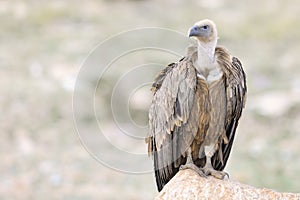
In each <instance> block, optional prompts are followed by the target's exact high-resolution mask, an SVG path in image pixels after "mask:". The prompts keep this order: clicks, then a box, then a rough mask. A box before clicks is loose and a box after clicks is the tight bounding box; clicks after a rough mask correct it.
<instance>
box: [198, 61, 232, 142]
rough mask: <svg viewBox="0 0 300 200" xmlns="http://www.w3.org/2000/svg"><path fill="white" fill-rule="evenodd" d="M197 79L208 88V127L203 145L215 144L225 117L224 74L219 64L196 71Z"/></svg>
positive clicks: (222, 132) (220, 133) (223, 128)
mask: <svg viewBox="0 0 300 200" xmlns="http://www.w3.org/2000/svg"><path fill="white" fill-rule="evenodd" d="M197 77H198V79H202V80H203V82H205V83H206V85H207V88H208V93H207V97H206V98H205V99H206V101H208V103H207V104H206V105H208V106H209V108H208V110H209V114H208V115H209V116H207V117H209V127H208V129H207V131H206V133H202V134H204V135H205V139H204V145H205V146H210V145H215V144H216V143H217V142H218V141H219V138H220V137H221V136H222V134H224V132H225V117H226V88H225V82H224V74H223V72H222V70H221V69H220V67H219V66H216V67H214V68H210V69H204V70H201V71H200V72H198V74H197Z"/></svg>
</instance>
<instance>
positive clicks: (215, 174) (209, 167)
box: [202, 145, 229, 179]
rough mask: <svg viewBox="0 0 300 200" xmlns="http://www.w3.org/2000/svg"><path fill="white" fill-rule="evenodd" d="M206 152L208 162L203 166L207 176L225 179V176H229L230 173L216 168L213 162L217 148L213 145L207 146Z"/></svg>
mask: <svg viewBox="0 0 300 200" xmlns="http://www.w3.org/2000/svg"><path fill="white" fill-rule="evenodd" d="M204 152H205V156H206V163H205V166H204V167H203V168H202V170H203V172H204V174H205V175H206V176H208V175H212V176H213V177H215V178H218V179H225V177H228V178H229V175H228V173H226V172H223V171H217V170H215V169H214V168H213V166H212V164H211V157H212V156H213V155H214V152H215V150H213V145H210V146H205V147H204Z"/></svg>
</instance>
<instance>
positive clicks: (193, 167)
mask: <svg viewBox="0 0 300 200" xmlns="http://www.w3.org/2000/svg"><path fill="white" fill-rule="evenodd" d="M186 156H187V158H186V163H185V165H181V166H180V168H179V169H180V170H184V169H191V170H194V171H195V172H197V173H198V174H199V175H200V176H202V177H206V175H205V173H204V172H203V171H202V170H201V169H200V168H199V167H197V165H195V164H194V162H193V158H192V150H191V147H190V148H189V149H188V151H187V155H186Z"/></svg>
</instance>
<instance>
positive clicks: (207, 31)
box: [188, 19, 218, 44]
mask: <svg viewBox="0 0 300 200" xmlns="http://www.w3.org/2000/svg"><path fill="white" fill-rule="evenodd" d="M188 36H189V37H195V39H196V40H197V41H198V42H199V43H200V44H207V43H213V44H216V43H217V39H218V33H217V27H216V25H215V23H214V22H213V21H211V20H209V19H205V20H201V21H199V22H196V23H195V24H194V26H193V27H191V28H190V29H189V33H188Z"/></svg>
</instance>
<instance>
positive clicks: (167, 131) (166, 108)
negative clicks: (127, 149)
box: [146, 59, 199, 191]
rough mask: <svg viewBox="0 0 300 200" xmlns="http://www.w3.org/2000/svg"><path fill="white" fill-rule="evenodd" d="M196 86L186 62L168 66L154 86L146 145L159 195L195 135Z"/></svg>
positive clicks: (193, 73)
mask: <svg viewBox="0 0 300 200" xmlns="http://www.w3.org/2000/svg"><path fill="white" fill-rule="evenodd" d="M196 86H197V76H196V70H195V68H194V67H193V65H192V63H191V61H189V60H188V59H182V60H181V61H179V62H178V63H173V64H171V65H169V66H168V67H167V68H165V69H164V70H162V72H161V73H160V74H159V75H158V77H157V78H156V79H155V83H154V84H153V87H152V91H153V93H154V96H153V100H152V104H151V106H150V109H149V135H148V137H147V138H146V142H147V143H148V153H149V154H151V155H153V159H154V168H155V176H156V182H157V187H158V190H159V191H160V190H161V189H162V188H163V186H164V185H165V184H166V183H167V182H168V181H169V180H170V179H171V178H172V177H173V176H174V175H175V174H176V173H177V172H178V170H179V169H178V168H179V166H180V165H181V164H184V163H185V159H186V158H185V152H186V150H187V148H189V146H190V145H191V143H192V141H193V138H194V137H195V136H196V134H197V130H198V123H199V105H198V104H197V103H196V102H197V98H195V93H196Z"/></svg>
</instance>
